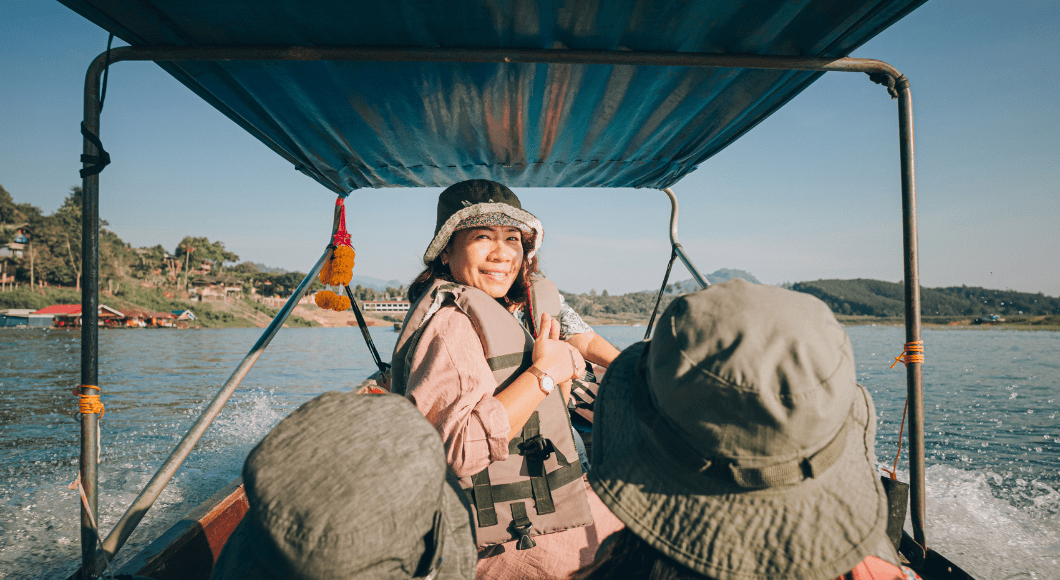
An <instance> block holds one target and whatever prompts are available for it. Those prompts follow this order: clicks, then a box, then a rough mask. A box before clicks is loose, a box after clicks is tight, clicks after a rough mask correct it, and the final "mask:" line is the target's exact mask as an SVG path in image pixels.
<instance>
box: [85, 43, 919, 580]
mask: <svg viewBox="0 0 1060 580" xmlns="http://www.w3.org/2000/svg"><path fill="white" fill-rule="evenodd" d="M195 60H198V61H202V60H210V61H225V60H263V61H270V60H271V61H315V60H334V61H341V60H347V61H374V62H476V63H512V64H539V63H552V64H556V63H563V64H580V65H632V66H677V67H712V68H748V69H774V70H802V71H821V72H827V71H838V72H862V73H866V74H868V75H869V77H870V79H871V80H872V81H873V82H876V83H879V84H883V85H886V86H887V90H888V92H889V93H890V95H891V96H892V97H893V98H897V99H898V130H899V147H900V159H901V187H902V229H903V236H902V239H903V248H904V254H903V259H904V263H905V270H904V272H905V334H906V342H907V343H908V342H916V341H919V340H920V339H921V321H920V276H919V261H918V257H917V255H918V252H917V222H916V172H915V163H914V146H913V102H912V93H911V92H910V88H909V81H908V79H906V77H905V76H904V75H902V74H901V73H900V72H898V70H897V69H896V68H894V67H893V66H891V65H889V64H887V63H885V62H882V61H878V60H871V59H860V58H836V59H833V58H821V57H798V56H769V55H740V54H708V53H690V52H647V51H607V50H554V49H518V48H461V47H445V48H421V47H413V48H400V47H399V48H395V47H371V46H200V47H174V46H126V47H119V48H115V49H113V50H108V51H107V52H104V53H101V54H100V55H99V56H97V57H96V58H95V59H94V60H93V61H92V64H91V65H90V66H89V67H88V73H87V75H86V78H85V103H84V128H85V129H86V130H87V132H88V134H90V135H94V136H98V135H99V127H100V111H101V103H100V78H101V76H102V74H103V72H104V70H105V69H106V68H107V67H108V66H109V65H110V64H112V63H117V62H122V61H155V62H167V61H195ZM100 156H104V152H103V150H102V147H97V145H96V144H95V143H93V140H90V139H89V137H88V136H86V137H85V139H84V158H83V162H84V164H85V168H89V167H92V166H93V165H95V164H96V161H97V160H98V159H99V157H100ZM86 159H87V160H86ZM668 189H669V188H667V189H664V190H663V191H664V192H665V193H666V194H667V196H669V197H670V201H671V207H672V213H671V229H670V237H671V244H674V245H676V246H680V244H678V243H677V223H676V222H677V200H676V197H675V196H674V195H673V192H672V191H668ZM82 192H83V214H82V240H83V241H82V248H83V249H82V263H83V267H84V270H83V271H84V275H83V276H84V289H85V290H83V291H82V298H81V311H82V315H83V320H82V326H81V384H82V386H81V389H80V392H81V394H83V395H91V394H93V392H92V389H91V388H89V387H86V386H85V385H93V386H94V385H97V383H98V380H99V367H98V354H99V348H98V345H99V343H98V341H99V332H98V326H97V324H98V310H97V309H98V306H99V175H98V171H97V172H96V173H95V174H92V175H88V176H85V177H83V178H82ZM329 251H330V250H329ZM679 255H680V257H681V259H682V261H683V262H684V263H685V264H686V266H688V268H689V270H690V271H691V272H693V276H695V278H696V279H697V281H698V282H699V283H700V284H701V285H703V286H704V287H705V286H706V284H705V280H704V279H702V276H700V275H699V272H698V271H696V270H695V268H694V267H693V266H692V264H691V262H690V260H689V259H688V257H687V256H685V254H684V252H683V250H682V251H681V252H680V253H679ZM326 256H327V252H326V253H325V255H324V256H323V257H321V260H320V261H318V262H317V264H316V266H315V267H314V270H317V269H319V267H320V266H321V264H322V262H323V260H324V259H325V258H326ZM311 276H312V273H311V275H310V277H307V278H306V280H305V281H303V284H302V285H301V286H300V287H299V290H300V291H303V292H304V290H305V287H306V286H308V281H309V280H311ZM299 293H300V292H296V293H295V295H296V296H297V295H298V294H299ZM289 307H290V308H289ZM291 308H293V306H291V303H290V302H289V303H288V306H287V307H284V309H283V310H281V312H280V314H278V315H277V318H276V320H274V321H273V324H271V325H270V326H269V328H267V329H266V331H265V333H264V334H263V335H262V337H261V339H259V341H258V343H257V344H256V345H255V346H254V348H253V349H252V350H251V352H250V353H249V354H248V355H247V358H245V359H244V361H243V362H242V363H240V365H239V367H237V369H236V371H234V372H233V374H232V377H231V378H230V379H229V380H228V381H227V382H226V383H225V386H224V387H222V389H221V392H220V393H218V395H217V396H216V397H215V398H214V400H213V402H211V404H210V407H208V409H207V411H206V412H204V414H203V417H200V419H199V421H197V422H196V423H195V425H194V426H193V427H192V430H191V431H190V432H189V433H188V435H187V436H186V437H185V440H184V441H182V443H181V445H180V449H178V450H176V451H174V455H172V456H171V457H170V460H167V462H166V463H165V464H164V465H163V467H162V468H160V470H159V473H156V475H155V477H154V478H153V479H152V482H151V483H150V484H149V485H148V488H145V490H144V491H143V492H142V493H141V494H140V496H139V497H138V498H137V500H136V501H134V504H133V506H131V507H130V508H129V510H128V511H127V512H126V513H125V515H124V516H123V517H122V519H121V520H120V521H119V522H118V524H117V525H116V526H115V529H114V530H113V531H112V532H111V533H110V534H109V535H108V537H107V539H106V540H105V541H104V548H103V551H102V552H101V553H99V554H97V552H96V545H97V542H98V540H97V537H96V530H95V526H94V525H93V522H94V521H98V520H97V519H96V514H97V511H98V510H97V504H98V472H97V461H96V452H97V449H98V445H99V441H98V436H97V427H98V417H97V416H96V415H95V414H88V413H86V414H82V415H81V417H82V420H81V459H80V467H81V472H80V479H81V485H82V487H83V489H84V492H85V495H86V499H87V505H86V504H85V503H82V506H81V545H82V550H81V562H82V575H81V577H82V578H95V577H96V567H97V566H96V564H97V562H100V563H102V559H103V558H106V559H110V558H113V555H114V554H115V553H116V552H117V551H118V550H119V549H120V548H121V545H122V544H124V541H125V539H126V538H128V535H129V534H130V533H131V532H132V528H134V527H135V525H136V523H138V522H139V520H140V519H141V518H142V517H143V515H144V513H146V511H147V509H148V508H149V507H150V504H151V502H153V500H154V498H153V497H150V498H148V497H146V496H149V495H150V494H149V493H148V492H149V488H152V487H158V489H157V493H161V487H164V486H165V484H166V483H167V482H168V477H164V473H163V472H165V471H166V470H167V469H168V470H170V471H169V477H172V474H173V473H174V472H175V471H176V468H177V467H179V464H180V462H181V461H183V458H184V457H186V456H187V453H190V451H191V449H192V447H194V445H195V443H196V441H197V440H198V437H199V436H201V435H202V433H203V432H205V430H206V427H207V426H208V425H209V423H210V421H212V417H207V416H206V415H207V414H208V412H209V410H210V409H211V408H212V407H215V406H216V407H217V411H219V410H220V406H221V405H223V404H224V402H225V401H226V400H227V399H228V396H230V395H231V392H232V391H234V389H235V385H236V384H238V381H240V380H242V377H243V376H245V375H246V373H247V372H248V371H249V370H250V367H251V366H252V365H253V364H254V362H255V361H256V360H257V357H258V356H260V353H261V351H262V350H263V349H264V348H265V346H266V345H267V344H268V343H269V341H270V340H271V338H272V336H273V335H275V333H276V331H277V330H278V329H279V327H280V326H282V322H283V319H285V318H286V314H287V313H289V311H290V309H291ZM281 317H282V318H281ZM905 366H906V383H907V392H908V398H909V406H910V410H911V412H910V413H909V478H910V488H911V489H910V504H911V507H912V510H911V512H912V513H911V519H912V524H913V537H914V540H915V541H916V543H917V544H918V545H919V549H920V550H922V551H924V552H925V553H926V547H925V546H926V540H925V534H924V523H925V522H924V520H925V484H924V401H923V374H922V366H923V365H922V363H920V362H907V363H906V365H905ZM233 381H235V383H234V384H233ZM226 391H227V394H225V393H226ZM97 392H98V391H97ZM215 414H216V412H215V413H214V415H215ZM178 452H182V453H183V456H181V457H177V455H178ZM175 458H176V459H175ZM174 461H175V464H174ZM163 479H164V481H160V480H163ZM156 481H160V484H161V487H159V486H157V485H154V484H155V482H156ZM157 493H155V494H154V496H155V497H157ZM142 499H145V500H146V501H145V502H141V500H142ZM140 503H146V505H139V504H140Z"/></svg>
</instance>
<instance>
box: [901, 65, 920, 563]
mask: <svg viewBox="0 0 1060 580" xmlns="http://www.w3.org/2000/svg"><path fill="white" fill-rule="evenodd" d="M895 89H897V90H898V135H899V139H900V146H899V151H900V155H901V170H902V236H903V238H902V239H903V248H904V258H905V341H906V342H916V341H918V340H920V339H921V336H920V328H921V326H920V264H919V260H918V257H917V255H918V253H917V225H916V166H915V155H914V147H913V96H912V93H911V92H910V90H909V80H908V79H906V78H905V77H904V76H902V77H899V78H898V80H897V82H896V83H895ZM905 371H906V384H907V389H908V396H909V488H910V489H909V503H910V505H911V508H912V509H911V512H912V513H911V514H910V519H911V520H912V523H913V539H914V540H916V543H918V544H920V546H921V547H926V546H927V541H926V539H925V535H924V524H925V520H926V514H925V511H926V503H925V496H926V493H925V487H926V485H925V481H924V469H925V467H924V376H923V365H922V364H921V363H917V362H911V363H908V364H906V365H905Z"/></svg>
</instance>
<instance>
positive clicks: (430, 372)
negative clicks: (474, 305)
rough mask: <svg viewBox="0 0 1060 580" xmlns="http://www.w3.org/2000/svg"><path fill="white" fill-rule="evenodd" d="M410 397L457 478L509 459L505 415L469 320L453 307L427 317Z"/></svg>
mask: <svg viewBox="0 0 1060 580" xmlns="http://www.w3.org/2000/svg"><path fill="white" fill-rule="evenodd" d="M409 368H410V372H409V380H408V385H409V390H408V397H409V399H410V400H411V401H412V403H413V404H415V405H416V407H417V408H418V409H419V410H420V412H421V413H423V415H424V416H425V417H426V418H427V420H428V421H430V422H431V424H432V425H434V427H435V428H436V429H438V432H439V433H440V434H441V436H442V441H443V442H444V443H445V452H446V462H447V463H448V464H449V467H450V468H452V470H453V472H454V473H455V474H456V475H457V476H458V477H467V476H471V475H474V474H476V473H478V472H480V471H482V470H483V469H485V468H486V467H488V466H489V464H490V463H492V462H494V461H503V460H505V459H507V458H508V432H509V430H510V426H509V424H508V413H507V411H505V410H504V406H503V405H501V402H500V401H498V400H497V399H496V398H494V396H493V395H494V391H496V389H497V381H496V379H494V378H493V371H491V370H490V368H489V365H488V364H487V363H486V357H485V354H484V353H483V351H482V343H481V341H480V339H479V337H478V333H476V332H475V328H474V326H472V324H471V319H470V318H468V317H467V315H465V314H464V313H462V312H460V311H459V310H457V309H456V308H455V307H453V306H445V307H443V308H441V309H440V310H438V312H437V313H435V314H434V316H433V317H431V320H430V322H429V323H428V324H427V327H426V328H425V329H424V331H423V335H422V336H421V337H420V340H419V343H418V344H417V345H416V351H415V353H414V354H413V359H412V364H411V365H410V367H409Z"/></svg>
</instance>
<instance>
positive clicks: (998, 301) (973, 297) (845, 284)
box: [791, 278, 1060, 317]
mask: <svg viewBox="0 0 1060 580" xmlns="http://www.w3.org/2000/svg"><path fill="white" fill-rule="evenodd" d="M791 289H792V290H796V291H798V292H805V293H807V294H812V295H813V296H816V297H817V298H820V299H821V300H822V301H823V302H824V303H825V304H827V305H828V306H829V308H831V309H832V311H833V312H835V313H836V314H861V315H868V316H888V317H895V316H903V315H904V314H905V285H904V284H901V283H897V282H882V281H880V280H866V279H862V278H858V279H856V280H815V281H813V282H798V283H795V284H792V286H791ZM920 306H921V313H922V315H923V316H972V317H974V316H984V315H991V314H997V315H1001V316H1013V315H1020V314H1023V315H1027V316H1040V315H1055V314H1060V297H1058V298H1052V297H1050V296H1046V295H1044V294H1042V293H1038V294H1030V293H1028V292H1016V291H1013V290H989V289H987V288H980V287H978V286H952V287H949V288H924V287H921V288H920Z"/></svg>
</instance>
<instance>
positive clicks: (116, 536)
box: [101, 248, 332, 560]
mask: <svg viewBox="0 0 1060 580" xmlns="http://www.w3.org/2000/svg"><path fill="white" fill-rule="evenodd" d="M331 252H332V250H331V248H328V250H326V251H325V252H324V254H323V255H322V256H321V257H320V259H319V260H317V263H316V265H315V266H313V269H312V270H310V272H309V274H308V275H307V276H306V277H305V279H304V280H302V283H301V284H299V285H298V288H297V289H296V290H295V291H294V294H292V295H291V298H290V299H289V300H287V303H286V304H284V306H283V308H282V309H281V310H280V312H278V313H277V314H276V317H275V318H273V319H272V323H271V324H269V326H268V328H266V329H265V332H264V333H262V335H261V338H259V339H258V342H256V343H255V344H254V346H253V348H251V349H250V352H248V353H247V356H245V357H243V360H242V362H240V363H239V366H238V367H236V370H235V371H233V372H232V375H231V376H230V377H228V380H227V381H225V384H224V386H222V387H221V390H220V391H218V393H217V395H216V396H214V398H213V400H212V401H210V404H209V405H207V407H206V409H205V410H203V412H202V414H201V415H199V418H198V419H197V420H196V421H195V424H194V425H192V426H191V429H189V430H188V433H187V435H185V436H184V439H182V440H181V441H180V443H179V444H178V445H177V447H176V449H174V450H173V453H171V454H170V456H169V458H168V459H166V461H165V463H163V464H162V467H159V468H158V471H157V472H156V473H155V475H154V477H152V478H151V481H149V482H148V483H147V486H146V487H144V489H143V491H141V492H140V495H139V496H137V498H136V499H135V500H134V501H133V503H132V505H131V506H129V509H128V510H126V511H125V514H124V515H123V516H122V517H121V519H120V520H118V523H117V524H115V526H114V529H113V530H112V531H111V532H110V534H109V535H108V536H107V539H106V540H104V541H103V551H104V552H105V553H106V555H107V557H108V558H109V559H111V560H113V559H114V554H116V553H117V552H118V550H119V549H121V547H122V545H124V544H125V540H127V539H128V538H129V534H131V533H132V531H133V529H135V528H136V525H137V524H139V523H140V520H141V519H143V517H144V515H145V514H146V513H147V510H148V509H150V507H151V505H152V504H154V502H155V500H156V499H157V498H158V496H159V494H161V493H162V490H163V489H165V487H166V484H168V483H169V480H170V479H172V478H173V475H174V474H175V473H176V472H177V469H179V468H180V465H181V463H183V462H184V459H186V458H187V457H188V454H189V453H191V450H192V448H194V447H195V444H196V443H197V442H198V441H199V438H201V437H202V435H203V434H204V433H205V432H206V429H207V428H208V427H209V426H210V423H212V422H213V420H214V418H215V417H217V414H218V413H220V412H221V407H223V406H224V404H225V402H227V401H228V398H229V397H231V396H232V393H233V392H235V390H236V387H238V386H239V383H241V382H243V378H244V377H246V376H247V373H248V372H249V371H250V368H251V367H252V366H254V363H255V362H257V360H258V358H259V357H261V354H262V353H263V352H265V347H267V346H268V345H269V342H271V341H272V338H273V337H274V336H276V332H277V331H279V330H280V328H281V327H282V326H283V323H284V321H285V320H287V317H288V316H290V314H291V311H293V310H294V308H295V306H297V305H298V301H299V300H301V298H302V296H304V295H305V291H306V288H308V287H309V284H310V283H311V282H312V281H313V279H315V278H316V277H317V274H319V273H320V268H321V267H322V266H323V265H324V261H325V260H327V258H328V257H329V256H330V255H331ZM101 556H102V555H101Z"/></svg>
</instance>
